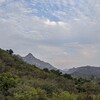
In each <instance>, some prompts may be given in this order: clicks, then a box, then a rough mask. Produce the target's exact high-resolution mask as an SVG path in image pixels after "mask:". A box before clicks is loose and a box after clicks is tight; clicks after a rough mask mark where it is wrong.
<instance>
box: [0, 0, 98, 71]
mask: <svg viewBox="0 0 100 100" xmlns="http://www.w3.org/2000/svg"><path fill="white" fill-rule="evenodd" d="M0 48H2V49H5V50H6V49H12V50H13V51H14V52H15V54H20V55H21V56H25V55H27V54H28V53H32V54H33V55H34V56H35V57H37V58H39V59H41V60H43V61H46V62H49V63H50V64H52V65H53V66H55V67H57V68H60V69H65V68H71V67H80V66H85V65H92V66H100V60H99V59H100V0H0Z"/></svg>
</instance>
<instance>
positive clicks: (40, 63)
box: [22, 53, 57, 70]
mask: <svg viewBox="0 0 100 100" xmlns="http://www.w3.org/2000/svg"><path fill="white" fill-rule="evenodd" d="M22 59H23V60H24V61H25V62H27V63H28V64H31V65H35V66H37V67H39V68H41V69H44V68H48V69H49V70H51V69H57V68H55V67H53V66H52V65H51V64H49V63H47V62H44V61H41V60H39V59H37V58H36V57H34V56H33V55H32V54H31V53H29V54H28V55H26V56H25V57H23V58H22Z"/></svg>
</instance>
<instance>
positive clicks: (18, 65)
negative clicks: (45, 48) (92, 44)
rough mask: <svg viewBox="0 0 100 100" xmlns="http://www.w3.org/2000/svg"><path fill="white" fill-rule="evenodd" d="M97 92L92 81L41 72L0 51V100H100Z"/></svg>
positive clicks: (99, 88) (51, 71) (97, 86)
mask: <svg viewBox="0 0 100 100" xmlns="http://www.w3.org/2000/svg"><path fill="white" fill-rule="evenodd" d="M99 91H100V83H97V82H95V83H94V82H93V80H86V79H82V78H79V79H78V78H77V79H76V78H73V77H71V75H69V74H62V73H61V72H60V71H59V70H48V69H46V68H45V69H43V70H42V69H39V68H37V67H36V66H35V65H30V64H27V63H25V62H23V60H22V59H21V58H19V57H18V56H16V55H14V54H13V51H12V50H7V51H5V50H2V49H0V100H100V94H99V93H100V92H99ZM93 98H94V99H93Z"/></svg>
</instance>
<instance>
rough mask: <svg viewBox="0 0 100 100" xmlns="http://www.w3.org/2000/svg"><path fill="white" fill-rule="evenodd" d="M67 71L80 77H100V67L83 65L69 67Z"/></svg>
mask: <svg viewBox="0 0 100 100" xmlns="http://www.w3.org/2000/svg"><path fill="white" fill-rule="evenodd" d="M67 73H68V74H71V75H73V76H78V77H90V76H96V77H99V76H100V67H94V66H83V67H78V68H72V69H69V70H68V71H67Z"/></svg>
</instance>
